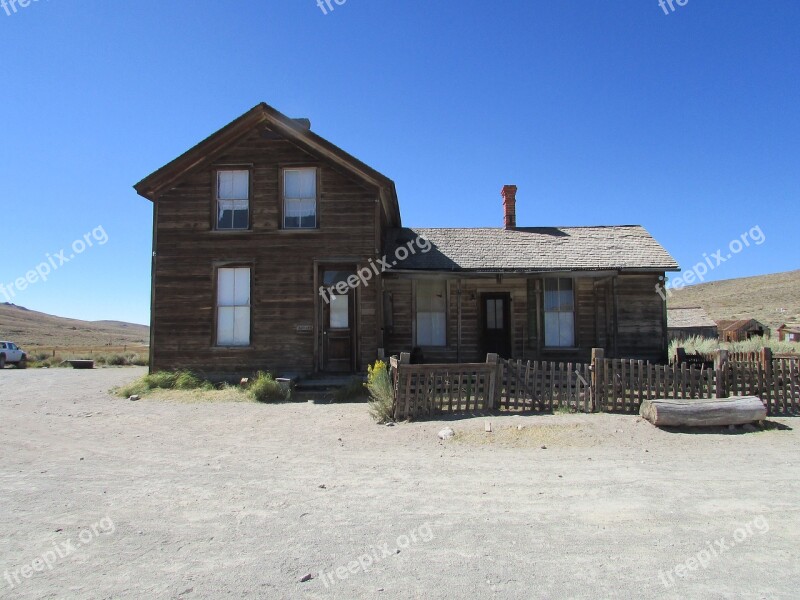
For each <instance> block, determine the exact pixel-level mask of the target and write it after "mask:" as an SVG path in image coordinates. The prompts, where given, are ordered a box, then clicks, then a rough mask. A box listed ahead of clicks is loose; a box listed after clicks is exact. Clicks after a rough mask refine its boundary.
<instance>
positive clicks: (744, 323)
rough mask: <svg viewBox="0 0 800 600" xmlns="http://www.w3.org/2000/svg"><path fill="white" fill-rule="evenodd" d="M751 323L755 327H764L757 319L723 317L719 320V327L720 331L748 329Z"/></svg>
mask: <svg viewBox="0 0 800 600" xmlns="http://www.w3.org/2000/svg"><path fill="white" fill-rule="evenodd" d="M751 325H752V326H753V327H754V328H758V327H762V324H761V323H759V322H758V321H756V320H755V319H736V320H734V319H722V320H720V321H717V327H719V330H720V331H738V330H740V329H747V328H749V327H750V326H751Z"/></svg>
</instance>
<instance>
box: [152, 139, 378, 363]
mask: <svg viewBox="0 0 800 600" xmlns="http://www.w3.org/2000/svg"><path fill="white" fill-rule="evenodd" d="M247 164H251V165H252V171H251V173H252V184H251V185H252V188H251V189H252V193H251V199H250V210H251V224H252V230H251V231H246V232H220V231H214V229H213V222H214V210H215V207H214V204H215V202H214V173H215V166H216V165H247ZM295 165H297V166H315V167H317V168H318V169H319V170H320V179H319V182H320V183H319V204H318V207H317V215H318V221H319V229H317V230H313V231H290V230H288V231H287V230H281V229H280V226H281V223H280V222H279V221H280V214H281V197H280V196H281V191H280V185H279V181H280V175H281V168H282V167H284V166H295ZM156 215H157V216H156V240H157V242H156V243H157V247H156V252H157V256H156V259H155V269H154V276H155V277H154V286H155V301H154V304H155V306H154V319H153V322H154V328H153V346H152V352H153V368H154V369H155V370H161V369H178V368H186V369H194V370H198V371H204V372H210V373H212V372H213V373H223V372H227V373H231V372H251V371H254V370H256V369H264V370H269V371H272V372H273V373H275V374H276V375H279V374H285V373H297V374H306V373H311V372H313V371H314V370H315V367H316V365H315V364H314V356H315V344H316V340H315V334H314V332H313V330H312V331H306V332H298V331H297V327H298V326H304V327H313V325H314V323H315V306H316V303H315V297H316V296H317V290H316V289H315V288H314V261H315V260H327V259H342V260H343V262H344V261H346V262H351V261H353V260H356V261H357V262H358V263H361V264H366V262H367V260H368V259H369V258H375V257H376V256H377V248H380V241H379V240H378V239H377V236H378V235H379V234H378V232H379V229H380V226H379V224H378V219H380V218H381V215H380V210H379V208H378V204H377V202H376V191H375V190H372V189H369V188H368V187H367V186H365V185H362V184H361V183H360V182H359V181H357V180H354V179H353V178H351V177H350V176H346V175H344V174H342V173H341V172H339V171H338V170H335V169H334V168H332V167H331V166H329V165H328V164H326V163H324V162H321V161H320V160H318V159H316V158H315V157H313V156H311V155H309V154H308V153H306V152H304V151H302V150H300V149H299V148H298V147H296V146H295V145H293V144H291V143H290V142H287V141H284V140H280V139H266V138H265V137H263V136H262V135H261V134H260V133H259V132H257V131H254V132H252V133H251V134H250V135H248V136H247V137H245V138H244V139H242V140H241V141H240V142H238V143H237V144H235V145H234V146H233V147H231V148H230V150H229V151H228V152H226V154H224V155H223V156H219V157H216V158H215V160H214V162H213V164H209V165H205V166H202V167H199V168H198V169H196V170H195V171H194V172H193V173H192V174H191V175H189V176H188V177H186V178H185V179H184V180H183V181H182V182H181V183H180V184H179V185H178V186H177V187H175V188H174V189H172V190H171V191H169V192H167V193H166V194H164V195H163V196H161V197H160V198H159V199H158V200H157V206H156ZM225 262H234V263H241V264H242V265H249V266H251V269H252V271H251V273H252V275H251V277H252V282H251V297H252V299H251V304H252V308H251V323H252V334H251V346H250V347H248V348H241V349H229V348H217V347H215V346H214V333H215V327H216V324H215V304H216V298H215V296H214V288H215V285H214V278H215V266H216V265H219V264H220V263H225ZM379 289H380V286H379V285H371V286H368V287H362V288H361V289H359V291H358V297H359V303H358V309H359V310H358V314H357V315H356V320H357V331H358V336H359V340H358V348H359V361H358V362H359V365H358V367H359V368H365V365H366V363H367V362H369V361H371V360H373V359H374V357H375V356H376V354H377V349H378V344H379V332H380V329H379V321H378V319H379V315H380V311H379V306H378V301H379V298H380V296H379Z"/></svg>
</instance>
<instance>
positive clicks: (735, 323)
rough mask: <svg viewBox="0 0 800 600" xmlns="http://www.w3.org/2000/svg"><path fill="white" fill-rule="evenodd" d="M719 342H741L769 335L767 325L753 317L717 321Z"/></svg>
mask: <svg viewBox="0 0 800 600" xmlns="http://www.w3.org/2000/svg"><path fill="white" fill-rule="evenodd" d="M717 328H718V329H719V340H720V341H721V342H743V341H745V340H749V339H750V338H754V337H769V333H770V331H769V327H767V326H765V325H764V324H762V323H759V322H758V321H756V320H755V319H736V320H730V319H727V320H722V321H717Z"/></svg>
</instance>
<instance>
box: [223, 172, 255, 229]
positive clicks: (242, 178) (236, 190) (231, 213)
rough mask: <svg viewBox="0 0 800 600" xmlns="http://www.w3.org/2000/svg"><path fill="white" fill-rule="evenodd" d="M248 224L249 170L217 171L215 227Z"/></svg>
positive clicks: (246, 225) (234, 227) (244, 225)
mask: <svg viewBox="0 0 800 600" xmlns="http://www.w3.org/2000/svg"><path fill="white" fill-rule="evenodd" d="M249 226H250V171H246V170H238V171H217V229H247V228H248V227H249Z"/></svg>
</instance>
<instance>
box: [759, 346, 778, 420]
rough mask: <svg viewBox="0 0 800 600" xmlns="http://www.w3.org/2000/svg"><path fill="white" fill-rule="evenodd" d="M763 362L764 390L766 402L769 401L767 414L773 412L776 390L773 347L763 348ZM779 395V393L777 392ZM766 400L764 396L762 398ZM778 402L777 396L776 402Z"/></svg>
mask: <svg viewBox="0 0 800 600" xmlns="http://www.w3.org/2000/svg"><path fill="white" fill-rule="evenodd" d="M761 364H762V365H763V367H764V379H765V380H766V381H764V390H763V393H764V394H766V396H767V397H766V402H767V415H771V414H772V395H773V391H774V390H775V384H774V380H773V378H772V348H762V349H761ZM776 396H777V393H776ZM762 400H764V398H762ZM775 403H776V404H777V398H776V402H775Z"/></svg>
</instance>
